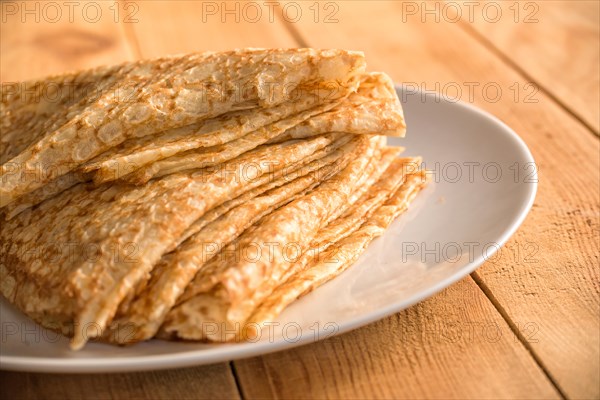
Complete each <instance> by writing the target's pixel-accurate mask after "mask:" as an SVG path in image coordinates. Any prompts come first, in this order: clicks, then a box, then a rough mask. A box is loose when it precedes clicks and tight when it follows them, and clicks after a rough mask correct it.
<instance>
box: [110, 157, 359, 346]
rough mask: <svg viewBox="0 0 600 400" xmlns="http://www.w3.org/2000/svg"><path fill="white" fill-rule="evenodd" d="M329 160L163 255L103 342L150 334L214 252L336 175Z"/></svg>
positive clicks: (242, 207)
mask: <svg viewBox="0 0 600 400" xmlns="http://www.w3.org/2000/svg"><path fill="white" fill-rule="evenodd" d="M351 154H352V153H347V154H346V155H345V156H346V157H345V158H346V160H345V162H346V163H347V162H349V161H350V157H351ZM329 158H330V159H329V160H324V162H326V163H327V164H325V165H319V167H320V168H318V169H317V170H316V171H315V172H314V173H308V174H306V175H303V176H301V177H298V178H296V179H295V180H293V181H291V182H289V183H287V184H285V185H283V186H280V187H277V188H275V189H272V190H271V191H269V192H267V193H265V194H263V195H259V196H257V197H255V198H253V199H251V200H250V201H248V202H246V203H244V204H241V205H239V206H238V207H235V208H233V209H232V210H230V211H229V212H227V213H226V214H224V215H223V216H221V217H220V218H218V219H216V220H215V221H213V222H211V223H209V224H208V225H207V226H206V227H204V228H203V229H202V230H200V231H199V232H198V233H196V234H195V235H193V236H192V237H190V238H189V239H188V240H186V241H185V242H184V243H182V244H181V245H180V246H179V247H178V248H177V249H176V250H175V251H174V252H173V253H170V254H167V255H165V256H163V258H162V260H161V262H160V263H159V264H158V265H157V266H156V267H155V268H154V269H153V270H152V274H151V275H152V277H151V278H150V280H149V282H148V284H147V286H146V287H145V288H144V289H143V290H142V291H141V293H139V294H138V295H137V296H136V299H135V300H134V302H133V304H132V305H131V306H130V307H128V310H127V313H126V314H125V315H122V316H120V317H119V318H116V319H115V320H114V321H113V323H112V324H111V329H112V330H113V331H112V332H108V335H106V336H107V339H108V340H111V341H116V342H119V343H130V342H133V341H139V340H145V339H149V338H150V337H152V336H154V334H155V333H156V331H157V330H158V328H159V327H160V325H161V324H162V322H163V320H164V318H165V316H166V314H167V312H168V311H169V310H170V309H171V307H172V306H173V305H174V304H175V301H176V300H177V298H178V297H179V295H180V294H181V293H182V292H183V290H184V289H185V287H186V286H187V285H188V283H189V282H190V281H191V279H192V278H193V277H194V275H195V273H196V271H198V269H200V268H201V267H202V265H204V263H206V262H207V261H208V260H210V258H212V256H214V255H215V254H216V251H215V250H216V249H220V248H223V247H224V246H226V245H227V244H229V243H230V242H231V241H232V240H234V239H235V238H236V237H237V236H238V235H239V234H240V233H241V232H243V231H244V230H245V229H246V228H248V227H249V226H250V225H252V224H253V223H254V222H256V221H257V220H258V219H260V218H261V217H263V216H264V215H266V214H268V213H269V212H271V211H272V210H274V209H276V208H277V207H279V206H281V205H282V204H285V203H289V202H290V201H292V200H293V199H294V198H296V197H298V196H300V195H301V194H302V193H305V192H307V191H309V190H311V189H312V188H313V187H314V186H315V185H317V184H318V183H319V182H320V181H321V180H322V179H327V178H328V177H329V176H331V175H333V174H334V173H335V172H337V171H338V167H339V164H338V165H336V164H333V162H334V161H336V160H339V158H333V157H329ZM318 164H322V162H318Z"/></svg>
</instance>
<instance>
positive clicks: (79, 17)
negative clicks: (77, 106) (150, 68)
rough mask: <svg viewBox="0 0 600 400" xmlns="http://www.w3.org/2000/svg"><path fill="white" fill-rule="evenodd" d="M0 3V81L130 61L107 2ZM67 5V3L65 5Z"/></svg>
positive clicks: (129, 54)
mask: <svg viewBox="0 0 600 400" xmlns="http://www.w3.org/2000/svg"><path fill="white" fill-rule="evenodd" d="M51 3H52V4H50V5H48V3H45V2H41V1H36V2H16V1H13V2H2V4H0V7H1V11H2V15H1V17H0V18H1V19H2V23H1V24H0V37H1V38H2V39H1V40H0V51H1V52H2V57H0V80H1V81H2V82H14V81H22V80H28V79H35V78H42V77H44V76H46V75H50V74H58V73H63V72H67V71H72V70H75V69H80V68H90V67H94V66H98V65H103V64H115V63H118V62H122V61H127V60H131V59H132V58H133V54H132V53H131V51H130V49H129V47H128V45H127V43H126V42H125V41H124V40H123V32H122V27H121V25H120V23H115V20H114V15H112V11H111V10H110V9H109V8H108V7H109V6H110V5H111V4H112V2H111V3H109V2H94V1H92V2H76V3H75V2H71V3H72V4H71V5H65V3H62V2H51ZM67 3H68V2H67Z"/></svg>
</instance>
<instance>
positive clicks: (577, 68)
mask: <svg viewBox="0 0 600 400" xmlns="http://www.w3.org/2000/svg"><path fill="white" fill-rule="evenodd" d="M496 4H497V5H495V6H494V7H495V8H497V9H498V10H500V12H501V16H498V17H496V16H495V12H496V11H494V10H491V11H490V10H488V13H487V14H489V15H487V14H486V13H484V12H474V13H473V24H469V26H470V27H471V29H474V30H475V31H476V32H478V34H479V35H480V37H481V38H482V39H483V40H485V41H487V42H489V43H490V44H491V45H492V46H494V47H495V48H497V49H498V50H499V51H500V52H501V53H502V54H503V55H504V56H505V57H507V58H508V59H510V61H511V62H513V63H515V64H516V65H518V67H519V68H521V69H522V70H523V71H524V72H525V73H526V74H527V75H528V76H530V77H531V78H532V79H534V80H535V81H536V82H538V83H539V84H540V85H541V86H542V87H543V88H544V89H545V90H547V91H548V92H550V93H551V94H552V95H553V96H555V97H556V98H557V99H559V101H560V102H561V103H562V104H563V105H564V106H565V107H567V108H568V109H569V111H570V112H572V113H573V114H575V115H577V116H578V117H579V118H581V119H582V120H583V121H585V123H586V124H587V125H589V126H590V128H591V129H593V130H594V131H595V132H596V133H598V130H599V129H600V112H599V111H598V110H600V24H598V20H599V19H600V2H598V1H587V0H575V1H573V0H571V1H536V2H531V1H522V2H509V1H507V2H496ZM481 10H483V7H482V8H481ZM466 21H468V20H466Z"/></svg>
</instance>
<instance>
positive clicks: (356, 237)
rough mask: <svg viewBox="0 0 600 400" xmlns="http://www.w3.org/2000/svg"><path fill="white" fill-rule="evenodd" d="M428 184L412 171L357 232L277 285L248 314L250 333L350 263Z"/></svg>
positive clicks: (423, 177) (254, 333) (421, 175)
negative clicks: (255, 308) (251, 312)
mask: <svg viewBox="0 0 600 400" xmlns="http://www.w3.org/2000/svg"><path fill="white" fill-rule="evenodd" d="M425 184H426V176H425V172H422V173H418V174H412V175H409V176H408V177H407V180H406V183H405V184H404V185H402V186H401V187H400V189H399V190H398V191H397V192H396V193H395V194H394V196H393V197H392V198H391V199H390V200H389V201H388V202H387V203H385V205H383V206H381V207H379V208H378V209H377V210H376V211H375V212H374V213H373V215H372V216H371V217H369V218H368V219H367V221H366V222H365V223H364V224H363V225H362V226H361V227H360V228H359V229H358V230H357V231H356V232H354V233H352V234H351V235H349V236H348V237H346V238H345V239H343V240H341V241H340V242H339V243H337V245H336V246H335V247H332V248H330V249H329V250H328V251H327V252H325V253H323V254H322V256H321V257H320V259H319V260H317V261H315V262H314V263H313V264H312V265H311V266H310V267H309V268H308V269H307V270H305V271H303V272H301V273H299V274H298V275H296V276H294V277H293V278H292V279H290V280H288V281H287V282H286V283H285V284H283V285H281V286H280V287H278V288H277V289H276V290H275V291H274V292H273V293H272V294H271V296H270V297H269V299H267V300H266V301H265V302H263V303H262V304H261V305H260V306H259V307H258V309H257V310H256V311H255V312H254V313H253V314H252V316H251V317H250V318H249V321H250V323H249V324H248V329H247V330H246V332H247V334H249V336H250V337H253V336H256V334H257V332H253V330H254V329H255V328H256V327H263V326H264V325H265V322H269V321H273V319H275V318H276V317H277V316H278V315H279V314H281V312H282V311H283V310H284V309H285V308H286V307H287V306H288V305H290V304H291V303H293V302H294V301H295V300H296V299H297V298H298V297H301V296H303V295H305V294H307V293H309V292H311V291H312V290H314V289H315V288H317V287H319V286H321V285H322V284H324V283H326V282H327V281H329V280H331V279H333V278H335V277H336V276H338V275H340V274H341V273H342V272H344V271H345V270H346V269H347V268H348V267H350V266H351V265H352V264H353V263H354V261H356V260H357V259H358V257H359V256H360V255H361V254H362V253H363V252H364V251H365V250H366V248H367V246H368V245H369V243H370V242H371V241H372V240H373V239H374V238H376V237H378V236H381V235H382V234H383V233H384V232H385V230H386V229H387V227H388V226H389V225H390V224H391V223H392V221H393V220H394V219H395V218H396V217H397V216H398V215H400V214H401V213H403V212H404V211H406V209H407V208H408V206H409V204H410V203H411V201H412V200H413V199H414V197H415V196H416V195H417V194H418V192H419V191H420V190H421V189H422V188H423V186H424V185H425Z"/></svg>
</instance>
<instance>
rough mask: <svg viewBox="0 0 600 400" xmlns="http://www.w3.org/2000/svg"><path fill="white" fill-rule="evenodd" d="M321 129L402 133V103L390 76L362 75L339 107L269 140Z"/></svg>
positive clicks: (300, 137) (296, 136) (287, 138)
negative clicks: (360, 79)
mask: <svg viewBox="0 0 600 400" xmlns="http://www.w3.org/2000/svg"><path fill="white" fill-rule="evenodd" d="M323 132H349V133H354V134H357V135H358V134H366V135H372V134H375V135H386V136H404V134H405V133H406V124H405V122H404V114H403V112H402V105H401V104H400V100H399V99H398V96H397V95H396V91H395V89H394V83H393V82H392V80H391V79H390V77H389V76H387V75H386V74H383V73H380V72H373V73H369V74H364V75H363V76H362V81H361V83H360V86H359V87H358V91H357V92H356V93H353V94H351V95H350V96H349V97H348V98H347V99H345V100H344V101H343V102H342V103H341V104H340V105H339V106H337V107H335V108H334V109H332V110H331V111H328V112H325V113H323V114H320V115H317V116H316V117H313V118H310V119H308V120H306V121H304V122H302V123H300V124H298V125H296V126H295V127H293V128H292V129H289V130H288V131H287V132H285V134H283V135H281V136H280V137H277V138H275V139H272V140H271V142H279V141H285V140H290V139H303V138H307V137H311V136H314V135H318V134H320V133H323Z"/></svg>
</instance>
